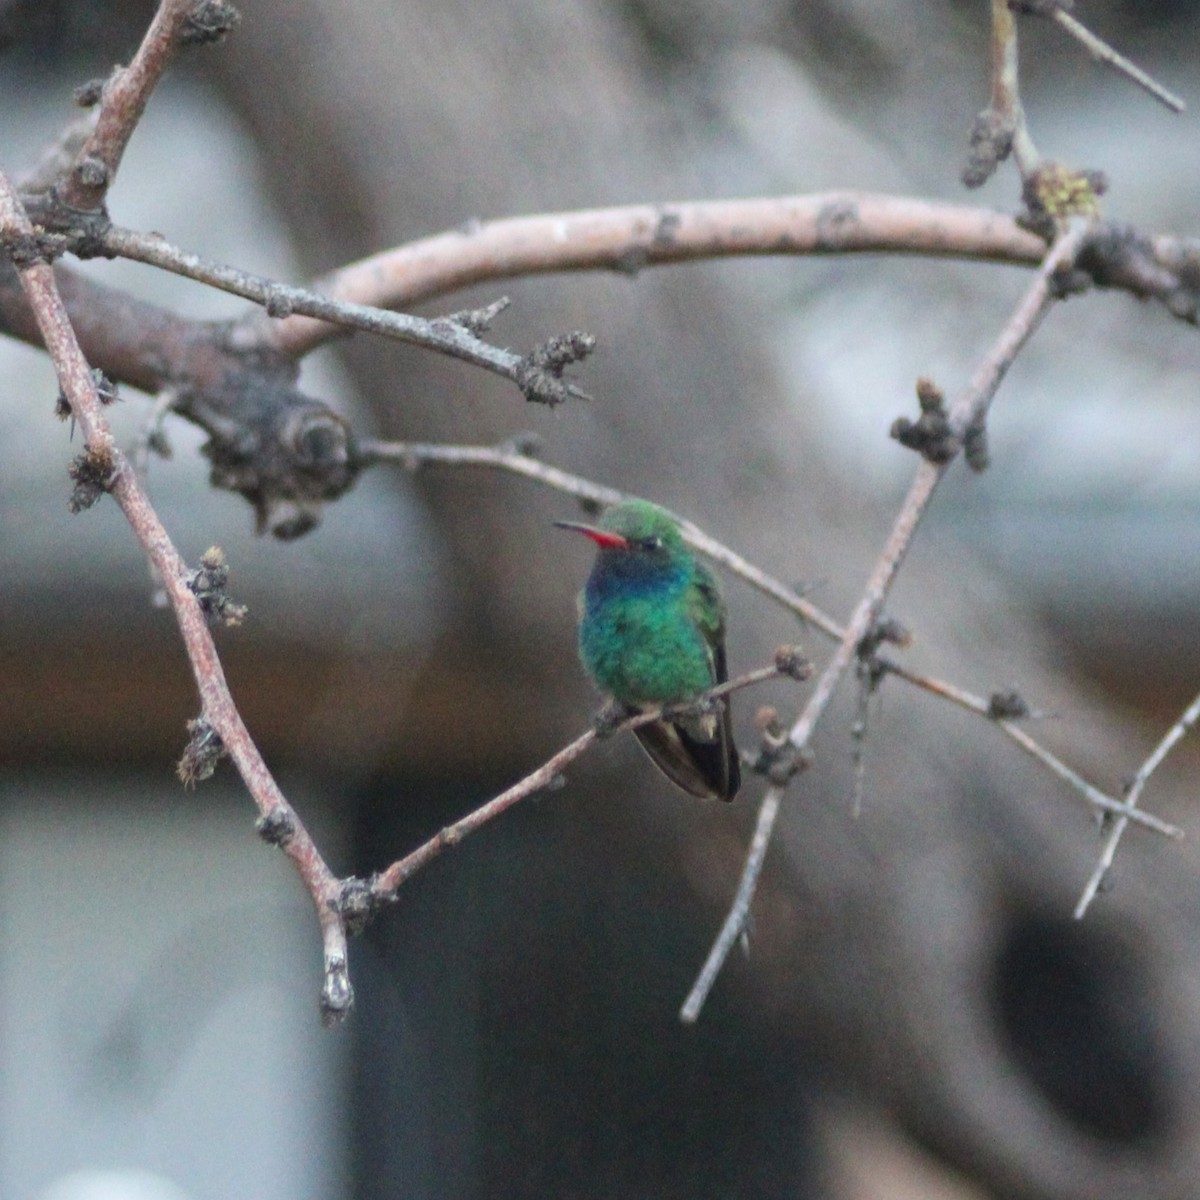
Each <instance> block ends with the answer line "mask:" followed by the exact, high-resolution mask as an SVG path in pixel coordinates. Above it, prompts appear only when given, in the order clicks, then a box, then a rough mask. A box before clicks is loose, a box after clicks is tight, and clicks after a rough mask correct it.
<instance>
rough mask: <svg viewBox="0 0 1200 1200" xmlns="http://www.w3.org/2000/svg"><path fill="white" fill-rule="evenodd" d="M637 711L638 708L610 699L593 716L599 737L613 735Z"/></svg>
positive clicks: (593, 725)
mask: <svg viewBox="0 0 1200 1200" xmlns="http://www.w3.org/2000/svg"><path fill="white" fill-rule="evenodd" d="M636 711H637V710H636V709H633V708H630V707H629V705H627V704H622V703H621V702H620V701H619V700H610V701H609V702H608V703H607V704H606V705H605V706H604V707H603V708H602V709H601V710H600V711H599V712H598V713H597V714H596V715H595V717H593V718H592V728H593V729H594V730H595V731H596V736H597V737H598V738H601V739H603V738H607V737H612V735H613V734H614V733H616V732H617V730H618V729H619V728H620V727H621V726H622V725H623V724H624V723H625V722H626V721H627V720H628V719H629V718H630V717H631V716H633V715H634V713H635V712H636Z"/></svg>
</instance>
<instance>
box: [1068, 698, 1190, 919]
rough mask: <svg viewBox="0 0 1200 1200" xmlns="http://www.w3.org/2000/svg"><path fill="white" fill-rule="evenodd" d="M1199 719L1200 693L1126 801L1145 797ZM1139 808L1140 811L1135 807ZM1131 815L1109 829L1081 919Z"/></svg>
mask: <svg viewBox="0 0 1200 1200" xmlns="http://www.w3.org/2000/svg"><path fill="white" fill-rule="evenodd" d="M1197 720H1200V696H1197V697H1196V698H1195V699H1194V700H1193V701H1192V702H1191V704H1189V705H1188V707H1187V709H1186V710H1185V711H1184V714H1183V716H1181V717H1180V718H1179V720H1178V721H1176V722H1175V724H1174V725H1172V726H1171V728H1170V729H1168V730H1167V732H1166V734H1165V735H1164V736H1163V739H1162V741H1160V742H1159V743H1158V745H1157V746H1155V747H1154V751H1153V752H1152V753H1151V755H1150V757H1149V758H1147V759H1146V761H1145V762H1144V763H1142V765H1141V766H1140V767H1139V768H1138V770H1137V774H1136V775H1134V777H1133V782H1132V783H1131V784H1130V785H1129V790H1128V791H1127V792H1126V794H1125V799H1126V802H1127V803H1128V804H1129V806H1130V807H1131V808H1133V806H1134V805H1136V804H1137V802H1138V801H1139V800H1140V799H1141V796H1142V791H1143V790H1144V788H1145V787H1146V784H1147V783H1149V782H1150V776H1151V775H1153V774H1154V772H1155V771H1157V770H1158V767H1159V764H1160V763H1161V762H1162V761H1163V759H1164V758H1166V757H1167V755H1168V754H1169V753H1170V752H1171V750H1172V749H1173V748H1174V746H1175V744H1176V743H1177V742H1178V741H1179V740H1180V739H1181V738H1182V737H1183V735H1184V734H1185V733H1187V732H1188V730H1189V729H1192V728H1193V727H1194V726H1195V724H1196V722H1197ZM1135 811H1139V810H1136V809H1135ZM1131 816H1132V814H1131V813H1125V814H1122V815H1121V816H1119V817H1117V819H1116V820H1115V821H1114V822H1113V826H1112V829H1110V830H1109V833H1108V837H1107V839H1106V840H1105V842H1104V848H1103V850H1102V851H1101V852H1100V861H1099V862H1098V863H1097V864H1096V869H1095V870H1094V871H1093V872H1092V875H1091V878H1090V879H1089V880H1088V881H1087V886H1086V887H1085V888H1084V889H1083V895H1081V896H1080V897H1079V903H1078V904H1076V905H1075V916H1076V917H1077V918H1078V917H1082V916H1083V915H1084V914H1085V913H1086V912H1087V910H1088V907H1089V905H1090V904H1091V903H1092V901H1093V900H1094V899H1095V898H1096V893H1097V892H1099V890H1100V887H1101V885H1102V884H1103V883H1104V878H1105V876H1106V875H1107V874H1108V871H1109V868H1111V867H1112V864H1113V859H1114V858H1115V857H1116V853H1117V846H1118V845H1119V844H1120V841H1121V837H1122V835H1123V834H1124V832H1125V828H1126V826H1127V825H1128V824H1129V819H1130V817H1131Z"/></svg>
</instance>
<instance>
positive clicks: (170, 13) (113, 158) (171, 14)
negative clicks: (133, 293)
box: [57, 0, 202, 212]
mask: <svg viewBox="0 0 1200 1200" xmlns="http://www.w3.org/2000/svg"><path fill="white" fill-rule="evenodd" d="M200 7H202V4H201V3H198V0H162V3H161V4H160V5H159V7H158V12H156V13H155V14H154V19H153V20H152V21H151V22H150V27H149V28H148V29H147V30H146V36H145V37H144V38H143V39H142V44H141V45H140V46H139V47H138V51H137V54H135V55H134V57H133V61H132V62H131V63H130V64H129V66H127V67H117V68H115V69H114V70H113V73H112V75H111V76H110V77H109V78H108V80H107V81H106V82H105V84H104V87H103V90H102V92H101V97H100V113H99V116H98V118H97V120H96V125H95V128H94V129H93V130H92V132H91V135H90V136H89V137H88V139H87V140H86V141H85V142H84V144H83V147H82V149H81V150H80V151H79V153H78V154H77V155H76V157H75V161H74V163H73V164H72V167H71V169H70V171H68V172H67V174H66V176H65V177H64V178H63V179H62V180H61V181H60V182H59V184H58V185H57V198H58V200H59V202H60V203H62V204H64V205H66V206H67V207H68V208H71V209H76V210H79V211H82V212H91V211H93V210H95V209H98V208H100V207H101V205H103V203H104V198H105V196H107V195H108V189H109V188H110V187H111V186H112V185H113V183H114V182H115V180H116V178H117V170H118V169H119V167H120V165H121V158H122V156H123V155H124V153H125V147H126V146H127V145H128V144H129V139H130V138H131V137H132V136H133V131H134V130H135V129H136V128H137V124H138V122H139V121H140V120H141V119H142V113H144V112H145V111H146V104H147V103H148V101H149V99H150V95H151V93H152V92H153V91H154V89H155V88H156V87H157V86H158V82H159V80H160V79H161V78H162V76H163V74H164V72H165V71H166V69H167V67H169V66H170V64H171V62H172V60H173V59H174V58H175V55H176V54H177V53H178V52H179V49H180V47H181V46H182V45H183V38H184V33H185V30H186V29H187V26H188V21H189V19H190V18H191V17H192V15H193V13H194V12H195V10H196V9H198V8H200Z"/></svg>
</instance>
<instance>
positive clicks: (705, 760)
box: [555, 500, 741, 800]
mask: <svg viewBox="0 0 1200 1200" xmlns="http://www.w3.org/2000/svg"><path fill="white" fill-rule="evenodd" d="M555 524H556V525H558V526H559V527H560V528H562V529H574V530H576V531H577V532H579V533H582V534H583V535H584V536H585V537H589V538H591V540H592V541H593V542H595V543H596V545H597V546H598V547H599V553H598V554H597V556H596V563H595V565H594V566H593V567H592V573H591V575H589V576H588V581H587V584H586V586H585V587H584V589H583V591H582V592H581V593H580V595H579V657H580V658H581V659H582V660H583V665H584V667H585V669H586V670H587V672H588V674H589V675H590V676H591V677H592V679H593V680H595V682H596V684H597V685H598V686H599V687H600V689H601V690H602V691H604V692H607V693H608V694H609V695H610V696H611V697H612V698H613V699H614V700H616V701H617V702H618V703H620V704H623V705H625V706H626V707H627V708H629V709H632V710H634V711H641V710H642V709H645V708H648V707H652V706H656V705H660V704H683V703H686V702H687V701H689V700H694V699H695V698H696V697H697V696H699V695H700V694H701V693H702V692H706V691H707V690H708V689H709V688H711V687H714V686H715V685H716V684H718V683H724V682H725V680H726V678H727V676H726V670H725V604H724V601H723V600H722V599H721V591H720V588H719V587H718V586H717V581H716V579H715V577H714V576H713V574H712V572H710V571H709V570H708V568H707V567H705V566H704V564H703V563H701V562H700V561H699V560H698V559H697V558H696V556H695V555H694V554H693V553H692V552H691V551H690V550H689V549H688V548H687V546H686V545H685V544H684V541H683V536H682V535H681V534H680V532H679V526H678V524H677V523H676V522H675V519H674V518H673V517H672V516H671V515H670V514H669V513H667V512H665V511H664V510H663V509H661V508H659V507H658V506H657V505H654V504H650V503H648V502H647V501H645V500H631V501H629V502H628V503H626V504H618V505H615V506H614V507H613V508H610V509H609V510H608V512H607V513H605V515H604V517H603V519H602V520H601V521H600V523H599V525H594V526H593V525H580V524H577V523H576V522H574V521H556V522H555ZM636 733H637V736H638V740H639V741H640V742H641V743H642V745H643V746H644V747H645V749H646V752H647V753H648V754H649V755H650V757H651V758H652V759H653V760H654V762H655V763H656V764H657V765H658V767H659V768H660V769H661V770H662V771H663V773H664V774H665V775H666V776H667V778H668V779H670V780H671V781H672V782H673V783H676V784H678V785H679V787H681V788H683V789H684V791H686V792H691V794H692V795H693V796H702V797H706V798H713V797H715V798H716V799H719V800H732V799H733V797H734V794H735V793H736V792H737V790H738V785H739V784H740V783H741V771H740V769H739V766H738V752H737V748H736V747H735V746H734V744H733V734H732V731H731V729H730V725H729V702H728V700H727V699H726V698H725V697H722V698H720V699H719V700H717V701H715V702H714V705H713V707H712V709H711V710H710V711H708V712H700V713H696V714H687V715H685V716H680V717H676V718H674V719H672V720H661V721H654V722H652V723H650V724H648V725H643V726H641V727H640V728H639V729H637V730H636Z"/></svg>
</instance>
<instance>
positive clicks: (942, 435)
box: [890, 378, 959, 465]
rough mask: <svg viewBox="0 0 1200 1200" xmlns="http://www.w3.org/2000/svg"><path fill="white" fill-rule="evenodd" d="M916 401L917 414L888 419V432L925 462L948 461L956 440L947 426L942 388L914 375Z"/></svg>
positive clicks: (947, 416)
mask: <svg viewBox="0 0 1200 1200" xmlns="http://www.w3.org/2000/svg"><path fill="white" fill-rule="evenodd" d="M917 402H918V403H919V404H920V406H921V415H920V417H918V418H917V420H916V421H910V420H909V419H908V417H897V418H896V419H895V421H893V422H892V428H891V431H890V432H891V436H892V437H893V438H895V439H896V441H898V442H899V443H900V445H902V446H905V447H907V448H908V449H909V450H915V451H916V452H917V453H918V454H920V455H921V457H922V458H924V459H925V460H926V461H927V462H931V463H935V464H937V465H941V464H942V463H948V462H949V461H950V460H951V459H952V458H953V457H954V456H955V455H956V454H957V453H958V451H959V442H958V439H957V438H956V437H955V436H954V434H953V432H952V431H951V429H950V418H949V415H948V414H947V412H946V398H945V396H944V395H943V394H942V390H941V389H940V388H939V387H938V386H937V385H936V384H935V383H933V382H932V381H931V380H929V379H925V378H921V379H918V380H917Z"/></svg>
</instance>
